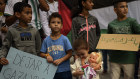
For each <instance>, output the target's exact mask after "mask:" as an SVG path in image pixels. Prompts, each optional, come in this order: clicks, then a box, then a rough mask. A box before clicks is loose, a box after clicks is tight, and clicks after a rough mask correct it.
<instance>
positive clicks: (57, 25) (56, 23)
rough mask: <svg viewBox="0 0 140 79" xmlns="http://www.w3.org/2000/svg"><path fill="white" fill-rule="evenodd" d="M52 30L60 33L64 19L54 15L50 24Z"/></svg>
mask: <svg viewBox="0 0 140 79" xmlns="http://www.w3.org/2000/svg"><path fill="white" fill-rule="evenodd" d="M49 26H50V28H51V30H52V32H55V33H58V32H60V30H61V28H62V21H61V19H60V18H58V17H53V18H52V19H51V21H50V24H49Z"/></svg>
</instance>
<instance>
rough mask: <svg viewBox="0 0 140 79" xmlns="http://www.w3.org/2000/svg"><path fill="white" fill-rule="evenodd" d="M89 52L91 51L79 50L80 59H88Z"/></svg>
mask: <svg viewBox="0 0 140 79" xmlns="http://www.w3.org/2000/svg"><path fill="white" fill-rule="evenodd" d="M88 52H89V50H86V49H79V50H77V51H76V53H77V56H78V57H80V58H81V59H85V58H87V57H88Z"/></svg>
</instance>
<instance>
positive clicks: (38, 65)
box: [0, 47, 57, 79]
mask: <svg viewBox="0 0 140 79" xmlns="http://www.w3.org/2000/svg"><path fill="white" fill-rule="evenodd" d="M7 59H8V61H9V64H8V65H5V66H3V68H2V71H1V73H0V79H53V77H54V75H55V72H56V70H57V66H54V65H53V64H50V63H48V62H47V61H46V59H44V58H41V57H38V56H35V55H32V54H29V53H26V52H22V51H20V50H17V49H15V48H12V47H11V48H10V50H9V53H8V56H7Z"/></svg>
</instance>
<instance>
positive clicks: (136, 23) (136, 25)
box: [132, 19, 140, 34]
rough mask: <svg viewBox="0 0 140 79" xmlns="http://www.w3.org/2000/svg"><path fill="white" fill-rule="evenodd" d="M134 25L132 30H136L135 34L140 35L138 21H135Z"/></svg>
mask: <svg viewBox="0 0 140 79" xmlns="http://www.w3.org/2000/svg"><path fill="white" fill-rule="evenodd" d="M132 24H133V27H132V30H134V33H135V34H140V24H139V23H138V22H137V20H136V19H134V21H133V23H132Z"/></svg>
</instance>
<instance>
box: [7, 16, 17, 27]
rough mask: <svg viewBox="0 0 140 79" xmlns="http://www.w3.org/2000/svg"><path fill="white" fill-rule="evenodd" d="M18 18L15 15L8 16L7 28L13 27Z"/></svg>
mask: <svg viewBox="0 0 140 79" xmlns="http://www.w3.org/2000/svg"><path fill="white" fill-rule="evenodd" d="M16 20H17V18H16V16H15V15H12V16H6V19H5V23H6V25H7V26H11V25H12V24H14V23H15V22H16Z"/></svg>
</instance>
